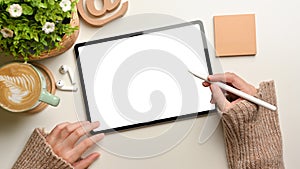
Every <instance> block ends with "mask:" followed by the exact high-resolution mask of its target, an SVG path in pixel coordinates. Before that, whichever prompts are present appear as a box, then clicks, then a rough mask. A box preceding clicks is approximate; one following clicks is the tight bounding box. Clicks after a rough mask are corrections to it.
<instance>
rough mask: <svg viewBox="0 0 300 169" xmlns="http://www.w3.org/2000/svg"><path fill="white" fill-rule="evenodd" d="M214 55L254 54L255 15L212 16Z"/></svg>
mask: <svg viewBox="0 0 300 169" xmlns="http://www.w3.org/2000/svg"><path fill="white" fill-rule="evenodd" d="M214 31H215V49H216V56H249V55H256V31H255V15H254V14H243V15H224V16H214Z"/></svg>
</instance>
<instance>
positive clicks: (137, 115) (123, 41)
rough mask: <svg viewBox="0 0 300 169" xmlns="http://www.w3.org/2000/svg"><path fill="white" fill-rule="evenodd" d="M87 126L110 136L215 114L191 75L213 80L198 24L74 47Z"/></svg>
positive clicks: (205, 90)
mask: <svg viewBox="0 0 300 169" xmlns="http://www.w3.org/2000/svg"><path fill="white" fill-rule="evenodd" d="M74 50H75V55H76V60H77V68H78V72H79V77H80V83H81V84H80V86H81V88H82V95H83V100H84V104H85V110H86V116H87V120H89V121H91V122H93V121H100V123H101V126H100V127H99V128H97V129H95V130H93V131H92V134H96V133H99V132H104V133H109V132H114V131H121V130H128V129H134V128H139V127H145V126H149V125H153V124H158V123H163V122H174V121H176V120H181V119H187V118H196V117H198V116H199V115H203V114H207V113H208V112H209V111H210V110H214V109H215V105H213V104H211V103H210V99H211V92H210V90H209V88H206V87H203V86H202V81H201V80H199V79H196V78H195V77H193V76H192V75H191V74H190V73H189V72H188V70H191V71H193V72H194V73H198V74H202V75H205V74H206V75H208V74H212V68H211V63H210V59H209V54H208V48H207V42H206V38H205V33H204V28H203V24H202V22H201V21H192V22H188V23H181V24H176V25H170V26H166V27H160V28H156V29H151V30H144V31H140V32H133V33H129V34H124V35H119V36H114V37H109V38H104V39H99V40H93V41H88V42H84V43H78V44H76V45H75V47H74Z"/></svg>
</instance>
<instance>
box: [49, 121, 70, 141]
mask: <svg viewBox="0 0 300 169" xmlns="http://www.w3.org/2000/svg"><path fill="white" fill-rule="evenodd" d="M69 124H70V123H69V122H64V123H61V124H58V125H57V126H56V127H55V128H54V129H53V130H52V131H51V132H50V134H49V135H48V136H47V137H46V141H47V142H48V143H49V144H50V145H52V146H53V145H54V144H55V143H56V142H57V140H58V138H59V137H60V136H59V135H60V133H61V132H62V130H64V128H65V127H66V126H67V125H69Z"/></svg>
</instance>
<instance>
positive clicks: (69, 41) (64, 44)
mask: <svg viewBox="0 0 300 169" xmlns="http://www.w3.org/2000/svg"><path fill="white" fill-rule="evenodd" d="M75 10H76V11H75V12H73V13H72V17H71V21H70V24H71V26H72V27H76V26H77V27H78V30H76V31H74V32H73V33H72V34H71V35H70V36H68V35H64V36H63V38H62V40H61V41H60V43H59V46H60V47H61V48H54V49H52V50H50V51H48V52H43V53H41V54H40V55H39V56H36V57H33V56H30V57H29V60H42V59H46V58H49V57H53V56H58V55H60V54H62V53H64V52H65V51H67V50H68V49H70V48H71V47H72V46H73V44H74V43H75V41H76V39H77V37H78V35H79V25H80V24H79V17H78V13H77V8H76V7H75Z"/></svg>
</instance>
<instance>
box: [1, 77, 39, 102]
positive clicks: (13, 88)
mask: <svg viewBox="0 0 300 169" xmlns="http://www.w3.org/2000/svg"><path fill="white" fill-rule="evenodd" d="M0 82H3V83H4V84H5V87H6V88H7V89H9V93H7V94H8V99H9V100H10V101H12V102H14V103H18V104H19V103H21V102H22V101H23V100H24V98H25V97H26V96H28V94H29V93H30V92H31V91H32V90H33V88H34V86H35V82H34V78H33V77H32V76H31V75H24V74H22V75H21V76H18V77H10V76H6V75H5V76H1V75H0Z"/></svg>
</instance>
